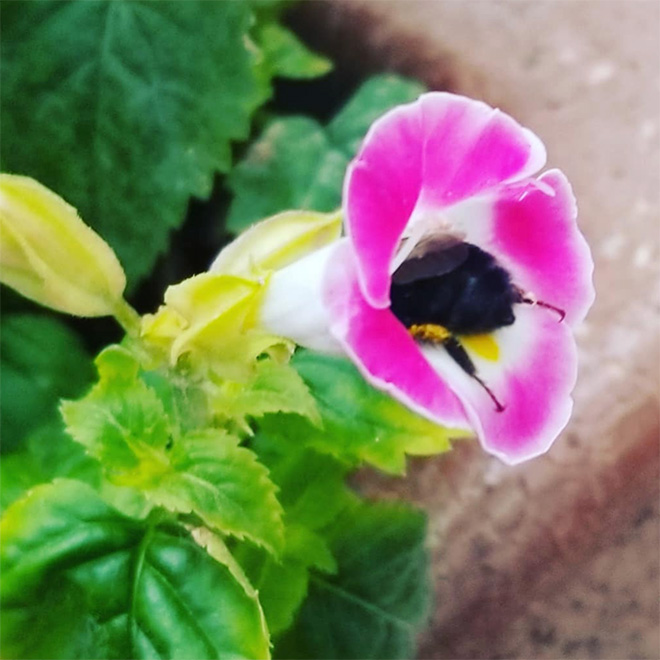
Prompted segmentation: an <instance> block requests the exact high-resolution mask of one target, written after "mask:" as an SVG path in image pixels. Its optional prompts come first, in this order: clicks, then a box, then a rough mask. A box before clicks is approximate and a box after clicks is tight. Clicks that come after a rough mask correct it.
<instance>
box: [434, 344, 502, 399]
mask: <svg viewBox="0 0 660 660" xmlns="http://www.w3.org/2000/svg"><path fill="white" fill-rule="evenodd" d="M442 344H443V346H444V347H445V349H446V350H447V353H449V357H451V358H452V360H454V362H456V364H458V366H459V367H460V368H461V369H463V371H464V372H465V373H466V374H467V375H468V376H470V377H471V378H474V380H476V381H477V383H479V385H481V387H483V388H484V390H486V393H487V394H488V396H489V397H490V398H491V400H492V402H493V403H494V404H495V410H496V411H497V412H502V411H503V410H504V406H503V405H502V404H501V403H500V402H499V401H498V400H497V397H496V396H495V395H494V394H493V392H492V390H491V389H490V388H489V387H488V385H486V383H484V381H483V380H481V378H479V376H478V375H477V368H476V367H475V366H474V362H472V360H471V359H470V356H469V355H468V354H467V351H466V350H465V348H463V346H462V344H461V343H460V342H459V341H458V339H456V337H454V336H453V335H449V337H447V339H445V340H444V341H443V342H442Z"/></svg>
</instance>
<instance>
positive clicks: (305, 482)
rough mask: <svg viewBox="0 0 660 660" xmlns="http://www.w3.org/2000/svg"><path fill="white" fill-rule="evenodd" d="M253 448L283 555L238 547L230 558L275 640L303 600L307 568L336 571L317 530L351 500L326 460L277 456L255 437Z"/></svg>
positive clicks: (340, 470) (299, 454)
mask: <svg viewBox="0 0 660 660" xmlns="http://www.w3.org/2000/svg"><path fill="white" fill-rule="evenodd" d="M253 446H254V449H255V451H257V453H258V454H259V457H260V458H261V460H263V461H264V462H265V463H266V465H267V466H268V467H269V468H270V470H271V476H272V478H273V480H274V481H275V483H276V484H277V486H278V487H279V489H280V500H281V502H282V503H283V505H284V508H285V517H284V521H285V540H284V550H283V552H282V555H281V556H280V557H278V558H277V559H274V558H273V557H271V556H268V555H267V554H266V553H264V552H263V551H261V550H259V549H258V548H254V547H253V546H251V545H250V544H245V543H244V544H241V545H239V547H238V548H237V550H236V556H237V559H238V560H239V561H240V562H241V564H242V566H243V567H244V568H245V570H246V572H247V574H248V576H249V577H250V579H251V581H252V583H253V584H254V586H255V587H256V588H257V589H258V590H259V597H260V601H261V604H262V606H263V608H264V613H265V615H266V620H267V621H268V628H269V630H270V631H271V633H272V634H273V635H277V634H279V633H281V632H283V631H284V630H286V629H287V628H289V626H291V624H292V623H293V620H294V616H295V614H296V612H297V611H298V609H299V608H300V606H301V604H302V602H303V600H304V598H305V596H306V595H307V586H308V582H309V571H310V568H312V567H315V568H317V569H318V570H319V571H323V572H326V573H332V572H335V571H336V568H337V566H336V562H335V559H334V557H333V556H332V553H331V551H330V549H329V547H328V543H327V541H326V540H325V539H324V538H323V537H322V536H321V535H320V534H319V533H318V531H317V530H319V529H320V528H321V527H324V526H326V525H327V524H328V523H330V522H331V521H332V520H334V518H335V517H336V516H337V515H338V514H339V512H340V511H341V510H342V509H343V508H345V507H346V506H348V505H349V503H350V502H352V501H353V499H354V496H353V495H352V494H350V492H349V491H348V489H347V488H346V485H345V483H344V477H345V474H346V470H347V468H346V466H344V465H342V464H340V463H338V462H337V461H335V460H334V459H333V458H331V457H330V456H323V455H320V454H316V453H315V452H312V451H305V450H302V449H301V450H300V451H296V450H295V448H294V449H293V450H291V451H283V450H282V449H283V448H282V447H280V446H278V445H277V444H276V443H270V442H269V441H268V439H267V438H265V437H263V436H261V435H258V436H257V437H256V439H255V442H254V445H253Z"/></svg>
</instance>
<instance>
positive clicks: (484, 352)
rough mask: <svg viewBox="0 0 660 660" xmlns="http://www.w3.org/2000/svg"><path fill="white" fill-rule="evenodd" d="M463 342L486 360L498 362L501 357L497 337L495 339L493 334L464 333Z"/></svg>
mask: <svg viewBox="0 0 660 660" xmlns="http://www.w3.org/2000/svg"><path fill="white" fill-rule="evenodd" d="M461 343H462V344H463V346H465V348H467V349H468V350H470V351H473V352H474V353H476V354H477V355H478V356H480V357H482V358H484V359H485V360H490V361H491V362H497V360H499V358H500V347H499V346H498V345H497V342H496V341H495V339H493V335H492V334H489V333H484V334H481V335H462V336H461Z"/></svg>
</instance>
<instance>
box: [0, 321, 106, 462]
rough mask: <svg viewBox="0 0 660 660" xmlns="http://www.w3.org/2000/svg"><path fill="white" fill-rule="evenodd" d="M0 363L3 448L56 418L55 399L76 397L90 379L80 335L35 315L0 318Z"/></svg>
mask: <svg viewBox="0 0 660 660" xmlns="http://www.w3.org/2000/svg"><path fill="white" fill-rule="evenodd" d="M0 362H1V364H2V379H1V380H0V419H1V424H0V435H1V436H2V449H3V452H6V451H8V450H10V449H12V448H15V447H17V446H18V445H19V444H20V442H21V441H22V440H23V439H24V438H25V437H26V436H27V435H28V434H29V433H30V432H31V431H33V430H34V429H36V428H37V427H39V426H41V425H43V424H45V423H47V422H48V421H50V420H52V419H53V418H55V417H56V415H57V403H58V401H59V399H60V398H61V397H71V396H77V395H78V394H80V393H81V392H82V391H83V390H84V388H85V387H86V386H87V385H88V384H89V383H90V382H91V381H92V379H93V377H94V369H93V367H92V361H91V359H90V358H89V356H88V355H87V352H86V351H85V349H84V347H83V345H82V343H81V341H80V339H79V338H78V336H77V335H76V334H75V333H74V332H73V331H71V330H69V328H68V327H67V326H65V325H64V324H63V323H62V322H60V321H58V320H57V319H54V318H50V317H47V316H42V315H37V314H14V315H7V316H5V317H4V318H3V319H2V333H1V334H0Z"/></svg>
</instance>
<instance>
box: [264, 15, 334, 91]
mask: <svg viewBox="0 0 660 660" xmlns="http://www.w3.org/2000/svg"><path fill="white" fill-rule="evenodd" d="M255 38H256V41H257V44H258V45H259V47H260V48H261V50H262V52H263V55H264V60H265V62H264V66H265V67H266V68H267V69H268V73H269V74H270V75H271V76H282V77H286V78H301V79H305V78H317V77H318V76H322V75H324V74H326V73H328V71H330V70H331V69H332V63H331V62H330V60H328V59H327V58H325V57H321V56H320V55H317V54H316V53H312V52H311V51H310V50H309V49H308V48H307V47H306V46H305V45H304V44H303V43H302V42H301V41H300V40H299V39H298V37H296V35H295V34H293V32H291V31H290V30H287V28H285V27H283V26H282V25H279V24H278V23H275V22H264V23H263V24H262V25H259V26H258V27H257V30H256V33H255Z"/></svg>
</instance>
